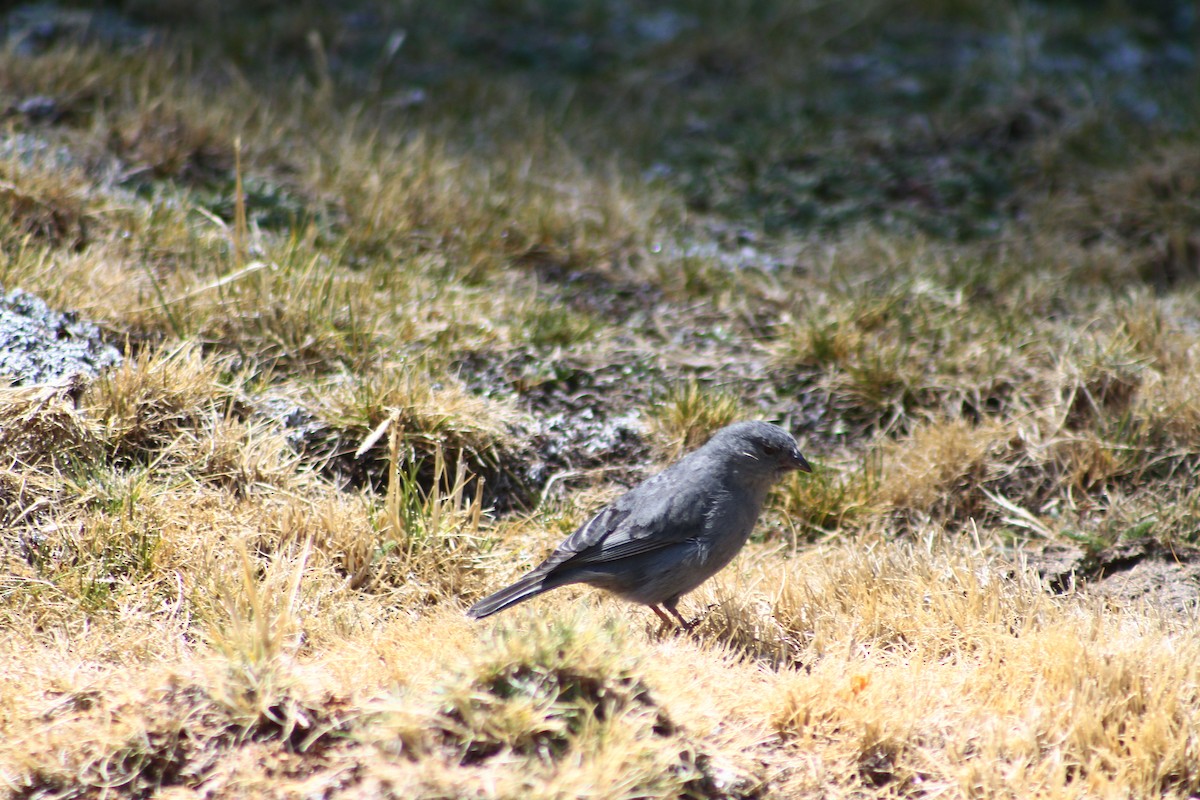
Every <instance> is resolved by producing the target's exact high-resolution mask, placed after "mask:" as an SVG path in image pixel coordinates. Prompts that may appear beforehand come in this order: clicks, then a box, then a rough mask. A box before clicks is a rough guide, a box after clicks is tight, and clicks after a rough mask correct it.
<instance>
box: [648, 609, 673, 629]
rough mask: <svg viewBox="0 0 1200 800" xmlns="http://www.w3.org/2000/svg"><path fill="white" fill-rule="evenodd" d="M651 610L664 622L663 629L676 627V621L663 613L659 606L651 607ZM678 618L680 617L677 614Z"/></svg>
mask: <svg viewBox="0 0 1200 800" xmlns="http://www.w3.org/2000/svg"><path fill="white" fill-rule="evenodd" d="M650 610H651V611H653V612H654V613H655V614H658V618H659V619H661V620H662V621H663V627H664V628H665V627H666V626H668V625H674V624H675V620H673V619H671V618H670V617H668V616H667V615H666V614H664V613H663V610H662V609H661V608H659V607H658V606H650ZM676 616H679V615H678V614H676Z"/></svg>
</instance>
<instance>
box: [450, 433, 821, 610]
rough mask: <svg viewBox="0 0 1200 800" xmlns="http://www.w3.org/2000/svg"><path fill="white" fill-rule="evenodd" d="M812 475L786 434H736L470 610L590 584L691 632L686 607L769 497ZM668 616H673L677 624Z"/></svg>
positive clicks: (598, 518)
mask: <svg viewBox="0 0 1200 800" xmlns="http://www.w3.org/2000/svg"><path fill="white" fill-rule="evenodd" d="M796 470H799V471H800V472H812V467H810V466H809V463H808V462H807V461H806V460H805V459H804V456H803V455H801V453H800V448H799V446H798V445H797V444H796V440H795V438H793V436H792V435H791V434H790V433H788V432H787V431H786V430H784V429H783V428H781V427H779V426H778V425H773V424H771V423H768V422H759V421H746V422H736V423H734V424H732V425H727V426H725V427H724V428H721V429H720V430H718V431H717V432H716V433H714V434H713V435H712V436H711V437H710V438H709V440H708V441H707V442H705V443H704V445H703V446H701V447H700V448H698V449H696V450H694V451H692V452H691V453H688V454H687V455H686V456H684V457H683V458H681V459H680V460H678V461H676V462H675V463H674V464H672V465H671V466H669V467H667V468H666V469H665V470H663V471H662V472H660V473H658V474H657V475H654V476H652V477H650V478H647V479H646V480H645V481H643V482H642V483H640V484H638V485H637V486H635V487H633V488H632V489H630V490H629V491H628V492H626V493H625V494H623V495H621V496H620V497H618V498H617V499H616V500H614V501H613V502H612V503H610V504H609V505H608V506H605V507H604V508H603V509H601V510H600V511H599V512H598V513H597V514H596V515H595V516H594V517H592V518H591V519H590V520H588V521H587V522H586V523H584V524H583V525H582V526H580V527H579V529H578V530H576V531H575V532H574V533H573V534H571V535H570V536H568V537H567V538H566V539H565V540H563V542H562V543H561V544H560V545H559V546H558V547H557V548H555V550H554V552H553V553H551V554H550V555H549V557H547V558H546V560H545V561H543V562H542V563H541V564H539V565H538V566H537V567H535V568H534V569H533V570H531V571H530V572H529V573H528V574H527V575H525V576H524V577H522V578H521V579H520V580H518V581H517V582H516V583H514V584H512V585H511V586H507V587H505V588H503V589H501V590H500V591H498V592H496V593H494V594H491V595H488V596H487V597H485V598H483V599H482V600H480V601H479V602H477V603H475V604H474V605H473V606H471V607H470V608H469V609H467V616H469V617H473V618H475V619H481V618H483V617H487V616H490V615H492V614H495V613H496V612H498V611H503V610H504V609H506V608H508V607H510V606H513V605H516V604H517V603H520V602H522V601H525V600H528V599H529V598H531V597H535V596H537V595H540V594H542V593H543V592H548V591H550V590H551V589H557V588H559V587H560V586H567V585H568V584H574V583H583V584H588V585H590V586H594V587H597V588H600V589H604V590H607V591H609V592H612V593H613V594H616V595H617V596H619V597H622V598H624V599H625V600H628V601H631V602H634V603H641V604H644V605H647V606H649V607H650V608H651V610H653V611H654V613H655V614H657V615H658V617H659V619H661V620H662V621H663V625H664V628H665V627H669V626H672V625H674V624H675V622H674V621H672V619H671V617H674V620H675V621H678V623H679V625H680V626H681V627H682V628H683V629H684V630H687V631H690V630H691V629H692V628H693V627H694V626H695V624H696V623H695V622H688V621H687V620H685V619H684V618H683V616H682V615H681V614H680V613H679V609H678V605H679V599H680V598H681V597H682V596H683V595H685V594H687V593H688V592H690V591H692V590H693V589H695V588H696V587H697V586H699V585H700V584H702V583H704V582H705V581H706V580H708V579H709V578H711V577H712V576H713V575H715V574H716V573H717V572H719V571H720V570H721V569H722V568H724V567H725V566H726V565H727V564H728V563H729V562H730V561H731V560H733V557H734V556H736V555H737V554H738V552H739V551H740V550H741V549H742V546H743V545H745V544H746V539H747V538H749V536H750V532H751V530H753V528H754V525H755V523H756V522H757V521H758V516H759V514H760V512H761V511H762V507H763V503H764V502H765V500H766V497H767V492H768V491H769V490H770V489H771V487H772V486H773V485H775V483H776V482H777V481H778V480H779V479H780V478H782V477H783V476H784V475H786V474H787V473H789V472H792V471H796ZM663 609H666V611H667V612H669V613H670V614H671V616H670V617H668V616H667V615H666V614H665V613H664V612H663Z"/></svg>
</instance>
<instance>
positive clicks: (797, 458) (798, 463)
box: [788, 450, 812, 472]
mask: <svg viewBox="0 0 1200 800" xmlns="http://www.w3.org/2000/svg"><path fill="white" fill-rule="evenodd" d="M788 469H798V470H800V471H801V472H812V467H810V466H809V465H808V462H807V461H805V460H804V456H802V455H800V451H799V450H793V451H792V457H791V459H790V460H789V462H788Z"/></svg>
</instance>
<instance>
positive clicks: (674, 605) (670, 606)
mask: <svg viewBox="0 0 1200 800" xmlns="http://www.w3.org/2000/svg"><path fill="white" fill-rule="evenodd" d="M662 605H663V608H665V609H666V610H667V611H670V612H671V616H672V617H674V618H675V619H677V620H679V627H681V628H683V629H684V630H685V631H687V632H688V633H691V632H692V628H694V627H696V623H695V622H688V621H687V620H686V619H684V618H683V616H682V615H681V614H680V613H679V608H678V606H679V598H678V597H672V598H669V599H668V600H667V601H666V602H664V603H663V604H662ZM659 616H660V617H663V619H666V617H665V616H663V615H662V614H659Z"/></svg>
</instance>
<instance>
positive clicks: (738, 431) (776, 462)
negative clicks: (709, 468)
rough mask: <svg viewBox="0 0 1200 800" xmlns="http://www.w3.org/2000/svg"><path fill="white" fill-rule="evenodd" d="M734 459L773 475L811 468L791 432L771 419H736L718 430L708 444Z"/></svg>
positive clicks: (748, 468) (756, 471)
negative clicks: (773, 422) (771, 421)
mask: <svg viewBox="0 0 1200 800" xmlns="http://www.w3.org/2000/svg"><path fill="white" fill-rule="evenodd" d="M710 447H711V448H713V449H714V450H716V451H718V452H720V453H721V454H723V455H725V456H726V457H728V458H730V459H732V460H733V461H734V462H735V463H736V464H737V465H738V467H739V468H740V469H742V470H744V471H745V472H747V473H749V474H753V475H761V476H763V477H769V478H771V479H777V478H780V477H782V476H783V475H784V474H786V473H788V472H792V471H794V470H799V471H800V472H812V467H810V466H809V464H808V461H806V460H805V458H804V456H803V455H801V453H800V447H799V445H797V444H796V440H795V439H794V438H793V437H792V435H791V434H790V433H788V432H787V431H785V430H784V429H783V428H781V427H779V426H778V425H772V424H771V423H769V422H737V423H734V424H733V425H729V426H727V427H725V428H722V429H721V430H719V431H717V432H716V434H714V435H713V437H712V438H711V439H709V440H708V444H706V445H705V448H710Z"/></svg>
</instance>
